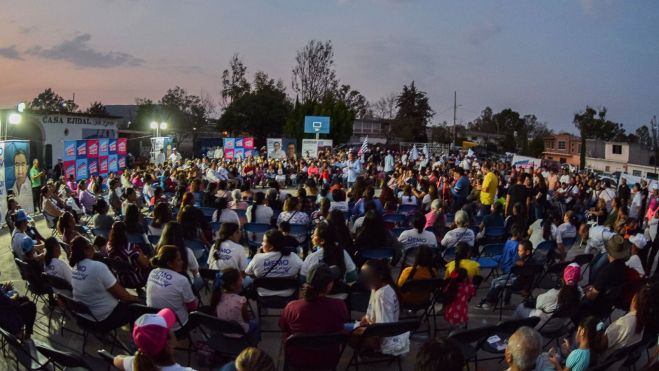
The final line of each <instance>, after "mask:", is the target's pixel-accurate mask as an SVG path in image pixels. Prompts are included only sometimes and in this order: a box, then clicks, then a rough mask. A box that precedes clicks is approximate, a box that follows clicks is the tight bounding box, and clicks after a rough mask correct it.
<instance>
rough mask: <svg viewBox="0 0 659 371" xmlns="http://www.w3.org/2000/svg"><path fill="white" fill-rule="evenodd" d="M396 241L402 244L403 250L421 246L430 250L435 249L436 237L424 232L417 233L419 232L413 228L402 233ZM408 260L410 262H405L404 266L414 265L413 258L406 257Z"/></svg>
mask: <svg viewBox="0 0 659 371" xmlns="http://www.w3.org/2000/svg"><path fill="white" fill-rule="evenodd" d="M398 241H399V242H400V243H401V244H403V247H404V248H405V250H407V249H412V248H415V247H419V246H423V245H426V246H428V247H431V248H435V247H437V237H436V236H435V234H434V233H432V232H430V231H425V230H424V231H423V232H421V233H419V231H418V230H416V229H414V228H412V229H408V230H406V231H403V232H402V233H401V234H400V236H399V237H398ZM408 260H410V261H407V262H405V264H407V265H412V264H414V256H410V257H408Z"/></svg>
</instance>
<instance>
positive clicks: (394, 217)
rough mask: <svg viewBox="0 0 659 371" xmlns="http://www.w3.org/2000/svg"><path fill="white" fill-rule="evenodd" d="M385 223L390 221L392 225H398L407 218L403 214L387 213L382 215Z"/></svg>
mask: <svg viewBox="0 0 659 371" xmlns="http://www.w3.org/2000/svg"><path fill="white" fill-rule="evenodd" d="M383 219H384V222H385V223H392V224H394V226H400V225H402V224H403V223H405V221H406V220H407V215H405V214H387V215H385V216H384V217H383Z"/></svg>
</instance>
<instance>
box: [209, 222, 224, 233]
mask: <svg viewBox="0 0 659 371" xmlns="http://www.w3.org/2000/svg"><path fill="white" fill-rule="evenodd" d="M210 225H211V230H212V231H213V236H215V235H217V234H218V233H219V232H220V228H221V227H222V223H220V222H211V223H210Z"/></svg>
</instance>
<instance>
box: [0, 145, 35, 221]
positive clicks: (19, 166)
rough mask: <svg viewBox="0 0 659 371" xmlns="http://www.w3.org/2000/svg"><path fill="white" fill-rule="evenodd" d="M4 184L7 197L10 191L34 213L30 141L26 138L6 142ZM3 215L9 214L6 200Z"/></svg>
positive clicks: (27, 210)
mask: <svg viewBox="0 0 659 371" xmlns="http://www.w3.org/2000/svg"><path fill="white" fill-rule="evenodd" d="M3 163H4V186H5V192H4V193H5V197H2V199H3V200H6V195H8V194H9V193H11V194H13V196H14V199H15V200H16V201H17V202H18V204H19V205H20V206H21V207H22V208H23V210H25V211H26V212H27V213H28V214H34V202H33V199H32V182H31V181H30V176H29V174H30V167H31V166H32V163H31V162H30V142H29V141H26V140H9V141H6V142H4V150H3ZM3 207H4V209H3V210H2V215H7V204H6V201H4V206H3Z"/></svg>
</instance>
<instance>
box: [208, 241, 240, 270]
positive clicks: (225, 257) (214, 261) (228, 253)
mask: <svg viewBox="0 0 659 371" xmlns="http://www.w3.org/2000/svg"><path fill="white" fill-rule="evenodd" d="M208 268H210V269H217V270H224V269H227V268H236V269H238V270H239V271H241V272H244V271H245V268H247V253H246V252H245V247H243V245H240V244H237V243H235V242H233V241H231V240H226V241H224V242H222V243H221V244H220V246H219V249H217V250H216V249H213V251H211V253H210V254H209V255H208Z"/></svg>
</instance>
